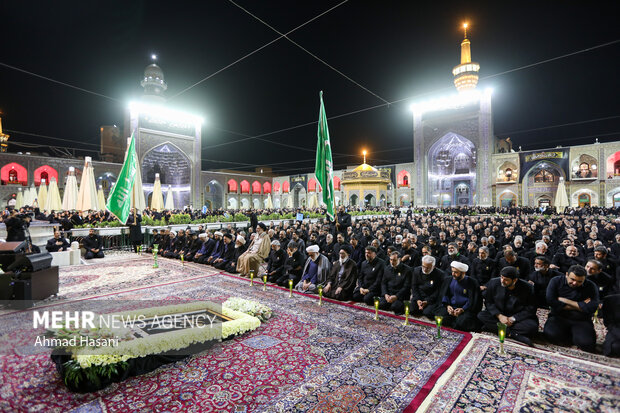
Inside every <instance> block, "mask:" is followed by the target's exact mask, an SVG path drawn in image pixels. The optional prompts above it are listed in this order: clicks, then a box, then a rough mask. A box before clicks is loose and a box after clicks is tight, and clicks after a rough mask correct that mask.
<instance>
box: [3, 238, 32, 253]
mask: <svg viewBox="0 0 620 413" xmlns="http://www.w3.org/2000/svg"><path fill="white" fill-rule="evenodd" d="M19 252H26V241H11V242H0V254H16V253H19Z"/></svg>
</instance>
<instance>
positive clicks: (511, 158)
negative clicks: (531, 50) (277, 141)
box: [0, 32, 620, 209]
mask: <svg viewBox="0 0 620 413" xmlns="http://www.w3.org/2000/svg"><path fill="white" fill-rule="evenodd" d="M471 56H472V54H471V43H470V41H469V39H468V38H467V33H466V32H465V38H464V40H463V41H462V43H461V62H460V64H459V65H457V66H455V67H454V68H453V70H452V73H453V75H454V84H455V87H456V90H457V92H456V93H455V94H454V95H453V96H449V97H445V98H442V99H433V100H429V101H426V102H416V103H414V104H413V105H412V107H411V110H412V120H413V137H412V139H413V146H414V150H413V154H412V158H411V159H412V162H410V163H399V164H393V165H381V166H370V165H368V164H366V162H365V161H364V162H363V163H362V165H359V166H351V167H349V168H347V169H344V170H336V171H334V189H335V199H336V204H337V205H345V206H350V207H359V206H363V205H368V206H390V205H392V206H414V207H422V206H433V207H455V206H472V205H480V206H531V207H541V206H547V205H552V206H553V205H554V204H555V195H556V192H557V188H558V186H559V185H560V183H561V182H563V183H564V185H565V187H566V191H567V194H568V198H569V204H570V205H571V206H573V207H576V206H588V205H589V206H606V207H611V206H616V207H617V206H620V141H614V142H608V143H599V142H598V140H596V141H595V142H594V143H592V144H590V145H578V146H570V147H560V146H558V147H555V148H549V149H541V150H535V151H521V150H518V151H516V150H515V149H514V148H512V143H511V142H510V139H509V138H508V139H498V138H496V137H495V135H494V133H493V110H492V99H493V96H492V91H491V90H490V89H482V88H479V87H478V71H479V70H480V65H479V64H478V63H476V62H473V61H472V59H471ZM140 84H141V85H142V87H143V88H144V95H143V97H142V99H141V100H140V101H139V102H134V103H132V104H131V105H130V106H129V108H128V109H127V111H126V116H125V129H124V130H123V132H122V134H121V132H120V130H119V129H118V128H116V127H114V128H112V127H102V128H101V132H102V144H101V152H102V153H101V159H103V160H105V161H94V162H93V166H94V171H95V178H96V184H97V186H101V187H102V188H103V190H104V193H105V194H106V196H107V194H108V192H109V190H110V189H111V186H112V185H113V183H114V182H115V181H116V177H117V176H118V173H119V171H120V169H121V162H122V159H119V157H120V154H122V153H123V152H124V149H125V147H126V142H125V139H124V138H121V136H124V137H129V136H130V135H131V134H132V133H133V134H134V136H135V137H136V152H137V155H138V160H139V163H140V171H141V174H142V180H143V189H144V191H145V198H146V201H147V204H150V196H151V194H152V191H153V183H154V180H155V174H159V176H160V180H161V183H162V189H163V191H164V193H165V192H166V191H172V194H173V198H174V201H175V206H176V207H183V206H192V207H194V208H200V207H202V206H206V207H207V208H209V209H219V208H223V209H240V208H246V209H247V208H255V209H259V208H264V207H266V206H267V204H268V202H269V201H271V202H272V204H273V206H274V207H275V208H285V207H290V208H299V207H305V206H308V205H309V204H310V200H311V197H313V196H314V195H315V194H316V195H317V197H316V198H318V199H321V196H320V191H321V188H320V186H319V185H318V183H317V180H316V177H315V176H314V174H313V173H309V174H298V175H287V176H272V175H268V174H263V173H259V172H239V171H202V170H201V129H202V119H201V118H200V117H198V116H193V115H190V114H187V113H181V112H176V111H173V110H171V109H168V108H166V106H165V105H164V104H163V103H164V102H165V97H164V95H165V91H166V89H167V84H166V82H165V79H164V74H163V71H162V70H161V68H160V67H159V66H157V65H156V64H151V65H149V66H147V68H146V69H145V71H144V76H143V78H142V79H141V82H140ZM0 137H1V141H2V142H0V143H1V144H2V148H1V149H2V150H1V151H0V202H1V203H2V204H3V205H10V204H11V203H14V202H15V197H16V195H17V193H18V191H20V190H23V189H25V188H26V187H29V186H31V185H35V187H38V186H39V185H41V183H42V182H44V183H45V184H48V183H49V182H50V179H51V178H52V177H53V178H55V179H56V181H57V182H58V184H59V188H60V191H61V195H62V191H63V189H64V184H65V180H66V177H67V176H68V173H69V168H70V167H74V168H75V171H76V175H77V181H78V182H80V178H81V173H82V168H83V165H84V161H83V160H80V159H71V158H60V157H50V156H39V155H32V154H30V153H28V152H26V153H22V152H18V153H7V152H5V151H6V148H7V144H8V142H9V136H8V135H6V134H4V133H2V123H1V119H0ZM333 139H337V137H333ZM119 147H120V148H122V150H119ZM41 149H42V150H44V149H45V148H44V147H42V148H41Z"/></svg>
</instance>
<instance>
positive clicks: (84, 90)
mask: <svg viewBox="0 0 620 413" xmlns="http://www.w3.org/2000/svg"><path fill="white" fill-rule="evenodd" d="M0 66H3V67H6V68H8V69H12V70H16V71H18V72H22V73H25V74H28V75H30V76H34V77H38V78H39V79H44V80H47V81H48V82H52V83H57V84H59V85H63V86H66V87H70V88H72V89H76V90H79V91H81V92H85V93H90V94H91V95H95V96H99V97H102V98H105V99H109V100H112V101H114V102H120V100H119V99H116V98H113V97H110V96H106V95H104V94H102V93H97V92H93V91H92V90H88V89H84V88H82V87H79V86H75V85H71V84H69V83H66V82H61V81H60V80H55V79H52V78H51V77H47V76H43V75H40V74H38V73H34V72H30V71H28V70H25V69H21V68H19V67H17V66H12V65H9V64H6V63H2V62H0Z"/></svg>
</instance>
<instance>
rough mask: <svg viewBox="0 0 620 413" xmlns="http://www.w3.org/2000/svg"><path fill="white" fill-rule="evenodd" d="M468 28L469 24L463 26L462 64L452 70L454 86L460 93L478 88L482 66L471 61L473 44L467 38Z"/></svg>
mask: <svg viewBox="0 0 620 413" xmlns="http://www.w3.org/2000/svg"><path fill="white" fill-rule="evenodd" d="M467 26H468V24H467V23H464V24H463V30H464V32H465V37H464V39H463V41H462V42H461V64H460V65H458V66H455V67H454V69H452V74H453V75H454V86H456V89H457V90H458V91H459V92H463V91H465V90H471V89H475V88H476V85H477V84H478V71H479V70H480V65H479V64H478V63H476V62H472V61H471V43H470V41H469V39H468V38H467Z"/></svg>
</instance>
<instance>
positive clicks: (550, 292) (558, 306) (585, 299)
mask: <svg viewBox="0 0 620 413" xmlns="http://www.w3.org/2000/svg"><path fill="white" fill-rule="evenodd" d="M586 276H587V272H586V269H585V268H583V267H582V266H581V265H573V266H571V267H570V268H569V269H568V272H567V273H566V275H564V276H558V277H555V278H553V279H552V280H551V282H549V286H548V287H547V303H548V304H549V306H550V307H551V312H550V313H549V319H548V320H547V322H546V323H545V329H544V333H545V336H546V337H547V339H548V340H549V341H550V342H552V343H554V344H567V343H570V344H575V345H576V346H577V347H579V348H580V349H582V350H585V351H589V352H591V353H593V352H594V349H595V345H596V333H595V332H594V324H592V316H593V315H594V313H595V311H596V309H597V308H598V305H599V295H598V287H597V286H596V284H594V282H592V281H590V280H588V279H587V278H586Z"/></svg>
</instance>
